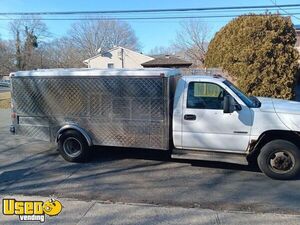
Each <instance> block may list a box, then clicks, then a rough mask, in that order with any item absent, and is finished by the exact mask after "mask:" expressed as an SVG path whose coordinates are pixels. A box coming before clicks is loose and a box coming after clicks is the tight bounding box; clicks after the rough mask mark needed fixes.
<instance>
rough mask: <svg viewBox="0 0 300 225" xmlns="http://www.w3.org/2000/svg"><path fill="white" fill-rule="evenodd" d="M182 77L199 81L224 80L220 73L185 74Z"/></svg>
mask: <svg viewBox="0 0 300 225" xmlns="http://www.w3.org/2000/svg"><path fill="white" fill-rule="evenodd" d="M184 79H185V80H186V81H194V80H195V79H197V80H199V81H212V80H218V81H221V82H223V81H224V80H226V79H225V78H224V77H222V76H220V75H207V74H204V75H202V74H199V75H186V76H184Z"/></svg>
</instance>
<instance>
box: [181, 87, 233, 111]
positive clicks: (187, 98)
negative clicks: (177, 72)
mask: <svg viewBox="0 0 300 225" xmlns="http://www.w3.org/2000/svg"><path fill="white" fill-rule="evenodd" d="M192 83H204V84H214V85H217V86H218V87H219V88H221V89H223V90H224V91H226V92H227V94H228V95H230V93H229V92H228V91H227V90H226V89H225V88H224V87H222V86H221V85H219V84H217V83H214V82H206V81H190V82H189V83H188V85H187V91H186V108H187V109H200V110H205V109H206V108H205V109H202V108H192V107H189V106H188V100H189V95H188V93H189V87H190V84H192ZM206 110H223V108H222V109H206Z"/></svg>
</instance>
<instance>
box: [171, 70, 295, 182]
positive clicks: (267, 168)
mask: <svg viewBox="0 0 300 225" xmlns="http://www.w3.org/2000/svg"><path fill="white" fill-rule="evenodd" d="M299 132H300V103H299V102H294V101H287V100H281V99H273V98H255V97H248V96H246V95H245V94H244V93H243V92H242V91H240V90H239V89H238V88H237V87H235V86H234V85H233V84H232V83H231V82H229V81H228V80H226V79H224V78H222V77H220V76H195V75H193V76H184V77H182V78H181V79H180V80H179V81H178V83H177V88H176V92H175V97H174V108H173V142H174V146H175V148H176V149H178V150H176V152H177V153H178V156H181V158H191V157H194V158H199V159H201V157H197V156H201V155H202V154H203V153H208V154H206V156H205V157H207V155H209V154H211V153H212V152H216V153H228V154H227V155H226V154H222V156H221V159H220V161H228V162H234V161H231V160H232V158H231V157H226V156H228V155H230V156H237V155H239V154H240V156H243V155H244V156H245V155H247V156H246V158H247V157H248V160H249V159H250V157H249V156H251V155H252V156H255V157H258V164H259V166H260V168H261V170H263V172H265V173H267V175H269V176H271V177H273V178H280V179H284V178H286V177H293V176H294V175H295V174H296V173H298V172H296V171H299V159H300V158H299V155H300V154H299V153H300V152H299V146H300V145H299V144H300V135H299ZM184 152H186V153H187V154H183V153H184ZM215 156H216V154H214V155H212V156H211V157H215ZM205 157H204V158H203V159H205ZM211 157H210V158H211ZM294 173H295V174H294Z"/></svg>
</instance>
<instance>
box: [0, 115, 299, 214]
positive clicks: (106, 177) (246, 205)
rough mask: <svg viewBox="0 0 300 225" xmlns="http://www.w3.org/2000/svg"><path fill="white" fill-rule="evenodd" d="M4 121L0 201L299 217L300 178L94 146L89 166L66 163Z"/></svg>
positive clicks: (0, 136) (1, 124)
mask: <svg viewBox="0 0 300 225" xmlns="http://www.w3.org/2000/svg"><path fill="white" fill-rule="evenodd" d="M9 123H10V122H9V111H8V110H6V111H0V196H3V195H14V194H15V195H16V194H23V195H41V196H49V195H55V196H56V197H64V198H75V199H79V200H85V201H89V200H99V201H107V202H123V203H151V204H157V205H161V206H181V207H186V208H192V207H193V208H195V207H196V208H204V209H214V210H242V211H252V212H276V213H288V214H297V215H300V180H293V181H276V180H271V179H270V178H268V177H266V176H265V175H263V174H262V173H261V172H259V171H258V169H256V168H249V167H247V166H238V165H233V164H226V163H214V162H203V161H192V160H191V161H189V160H173V159H170V158H169V157H167V155H165V154H162V153H161V152H159V151H144V150H132V149H128V150H124V149H112V148H98V149H93V151H92V154H93V157H92V161H91V162H89V163H84V164H75V163H69V162H66V161H64V160H63V159H62V158H61V157H60V156H59V155H58V153H57V151H56V147H55V146H54V145H51V144H49V143H47V142H42V141H37V140H33V139H30V138H25V137H20V136H13V135H10V134H9V132H8V125H9Z"/></svg>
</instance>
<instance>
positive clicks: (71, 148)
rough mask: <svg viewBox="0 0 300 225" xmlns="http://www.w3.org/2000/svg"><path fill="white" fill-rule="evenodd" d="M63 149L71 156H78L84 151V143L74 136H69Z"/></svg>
mask: <svg viewBox="0 0 300 225" xmlns="http://www.w3.org/2000/svg"><path fill="white" fill-rule="evenodd" d="M63 150H64V152H65V153H66V154H67V155H68V156H69V157H72V158H74V157H77V156H78V155H80V153H81V152H82V145H81V143H80V141H78V140H77V139H76V138H74V137H68V138H67V139H66V140H65V141H64V144H63Z"/></svg>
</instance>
